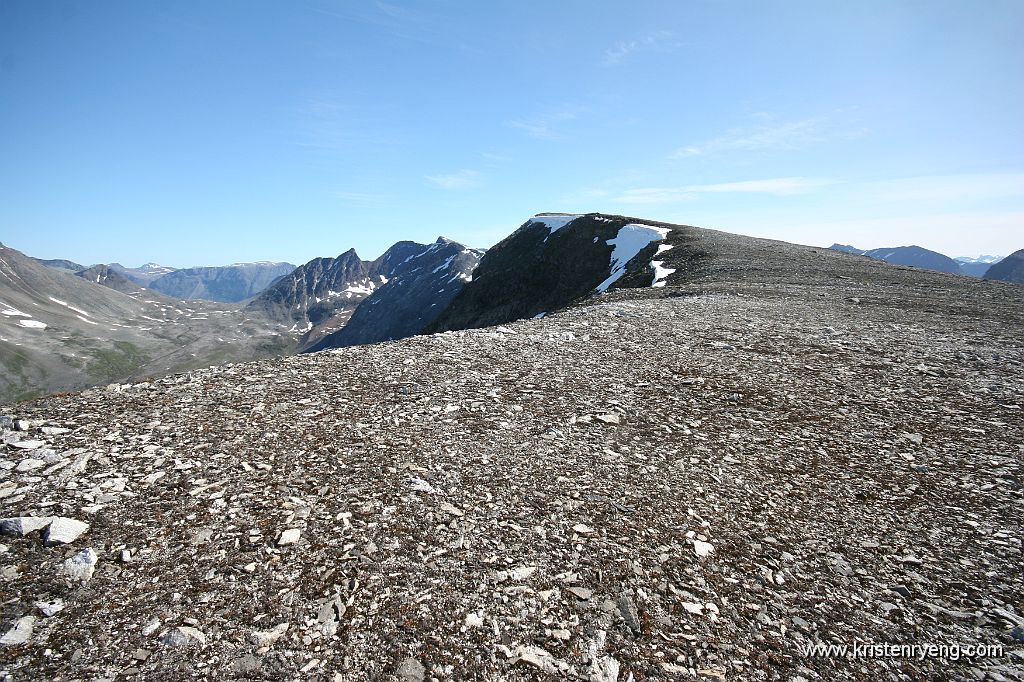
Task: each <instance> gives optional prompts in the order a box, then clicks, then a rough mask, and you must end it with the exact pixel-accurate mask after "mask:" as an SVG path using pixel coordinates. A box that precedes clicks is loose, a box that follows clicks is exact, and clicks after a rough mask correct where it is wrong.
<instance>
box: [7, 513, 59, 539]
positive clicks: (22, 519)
mask: <svg viewBox="0 0 1024 682" xmlns="http://www.w3.org/2000/svg"><path fill="white" fill-rule="evenodd" d="M51 521H53V517H52V516H16V517H13V518H9V519H3V520H2V521H0V533H3V534H4V535H11V536H14V537H24V536H25V535H28V534H29V533H34V532H35V531H37V530H42V529H43V528H46V527H47V526H49V525H50V522H51Z"/></svg>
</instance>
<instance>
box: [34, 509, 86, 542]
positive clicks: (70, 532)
mask: <svg viewBox="0 0 1024 682" xmlns="http://www.w3.org/2000/svg"><path fill="white" fill-rule="evenodd" d="M87 530H89V524H88V523H86V522H85V521H78V520H77V519H69V518H67V517H64V516H55V517H54V519H53V522H52V523H50V527H49V528H47V529H46V532H45V533H43V543H45V544H46V545H49V546H53V545H69V544H71V543H72V542H74V541H75V540H77V539H78V538H80V537H81V536H82V534H83V533H85V531H87Z"/></svg>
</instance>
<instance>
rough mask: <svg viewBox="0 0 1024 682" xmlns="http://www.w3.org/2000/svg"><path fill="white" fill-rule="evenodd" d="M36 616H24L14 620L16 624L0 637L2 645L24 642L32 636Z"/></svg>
mask: <svg viewBox="0 0 1024 682" xmlns="http://www.w3.org/2000/svg"><path fill="white" fill-rule="evenodd" d="M35 622H36V619H35V616H22V617H21V618H19V619H18V620H16V621H14V625H13V626H12V627H11V629H10V630H8V631H7V632H6V633H5V634H4V636H3V637H0V645H4V646H15V645H18V644H24V643H25V642H27V641H28V640H30V639H31V638H32V627H33V626H34V625H35Z"/></svg>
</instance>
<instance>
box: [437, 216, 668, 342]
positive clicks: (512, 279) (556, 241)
mask: <svg viewBox="0 0 1024 682" xmlns="http://www.w3.org/2000/svg"><path fill="white" fill-rule="evenodd" d="M638 222H640V221H637V220H636V219H635V218H627V217H624V216H608V215H601V214H596V213H595V214H587V215H582V216H570V215H564V214H539V215H537V216H536V217H534V218H532V219H531V220H529V221H527V222H526V223H525V224H523V225H522V226H521V227H520V228H519V229H518V230H516V231H515V232H514V233H513V234H512V235H510V236H509V237H507V238H506V239H504V240H503V241H501V242H500V243H499V244H497V245H495V246H494V247H492V248H491V249H490V250H489V251H487V253H486V254H484V256H483V258H482V259H481V260H480V264H479V265H478V266H477V269H476V270H475V271H474V272H473V281H472V282H470V283H469V284H467V285H466V286H465V287H463V289H462V291H461V292H459V294H458V295H457V296H456V297H455V299H454V300H453V301H452V303H451V305H449V306H448V308H447V309H446V310H445V311H444V312H443V313H441V315H440V316H439V317H438V319H437V320H436V321H435V322H433V323H432V324H430V325H428V326H427V328H426V331H430V332H433V331H446V330H452V329H468V328H473V327H486V326H489V325H495V324H502V323H505V322H509V321H511V320H516V319H522V318H527V317H534V316H536V315H539V314H541V313H546V312H550V311H553V310H558V309H560V308H564V307H565V306H567V305H569V304H570V303H572V302H573V301H576V300H578V299H580V298H581V297H584V296H587V295H588V294H590V293H592V292H594V291H595V290H596V289H598V288H599V287H602V286H603V285H604V284H605V283H606V282H607V286H605V287H604V288H608V287H611V288H623V287H637V286H651V284H652V282H653V281H654V279H655V269H654V267H653V265H652V262H653V261H654V257H655V255H656V254H657V253H658V247H659V244H660V243H661V242H662V240H663V239H664V235H662V234H659V233H658V232H657V231H658V230H662V231H664V232H666V233H668V232H670V229H669V227H668V226H665V225H664V224H663V223H657V222H652V221H645V222H643V224H638ZM631 225H635V226H636V227H629V226H631ZM672 228H674V229H676V230H677V234H676V238H677V239H682V238H683V234H682V230H683V229H684V228H680V227H679V226H672ZM634 232H635V233H636V234H635V235H634V234H633V233H634ZM620 239H621V240H622V242H623V244H622V247H619V246H617V244H618V240H620ZM635 240H638V241H636V243H635V244H634V243H633V241H635ZM671 241H672V239H669V240H668V241H667V242H666V245H667V244H668V243H670V242H671ZM627 242H628V244H627ZM627 246H639V247H640V248H639V249H628V248H625V247H627ZM619 248H623V250H622V251H621V252H619V253H620V256H619V257H618V258H616V253H617V252H618V249H619ZM677 253H678V252H677ZM623 255H624V256H625V259H623ZM608 280H612V281H608Z"/></svg>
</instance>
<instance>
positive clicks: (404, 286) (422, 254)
mask: <svg viewBox="0 0 1024 682" xmlns="http://www.w3.org/2000/svg"><path fill="white" fill-rule="evenodd" d="M483 253H484V252H483V251H481V250H476V249H467V248H466V247H464V246H463V245H461V244H458V243H456V242H453V241H450V240H448V239H444V238H443V237H442V238H439V239H438V240H437V241H436V242H435V243H433V244H430V245H429V246H428V245H424V244H415V243H413V242H402V249H401V250H400V251H399V252H398V253H395V254H390V250H389V254H385V257H382V258H381V259H379V261H380V262H379V265H378V266H377V267H378V268H381V269H384V268H386V269H387V270H386V271H387V272H388V273H389V275H388V282H387V283H386V284H384V285H383V286H381V287H378V288H377V290H376V291H374V292H373V293H372V294H371V295H370V296H369V297H368V298H366V299H365V300H364V301H363V302H362V303H360V304H359V306H358V307H357V308H356V309H355V312H354V313H353V314H352V317H351V318H350V319H349V320H348V322H347V323H346V324H345V326H344V327H342V328H341V329H340V330H339V331H336V332H334V333H332V334H330V335H328V336H326V337H324V338H323V339H322V340H320V341H319V342H318V343H316V344H314V345H313V346H312V347H310V349H309V350H310V351H314V350H323V349H325V348H340V347H343V346H354V345H359V344H365V343H376V342H378V341H387V340H389V339H401V338H405V337H408V336H413V335H415V334H418V333H420V332H421V331H423V329H424V328H425V327H427V326H428V325H429V324H431V323H432V322H433V321H434V320H435V319H437V317H438V315H440V314H441V312H442V311H443V310H445V309H446V308H447V307H448V305H449V304H450V303H451V301H452V300H453V299H454V298H455V296H456V295H457V294H458V293H459V291H461V290H462V287H463V285H464V284H465V283H466V282H468V281H469V280H470V279H472V273H473V271H474V269H475V268H476V266H477V263H479V261H480V257H481V256H482V255H483Z"/></svg>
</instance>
